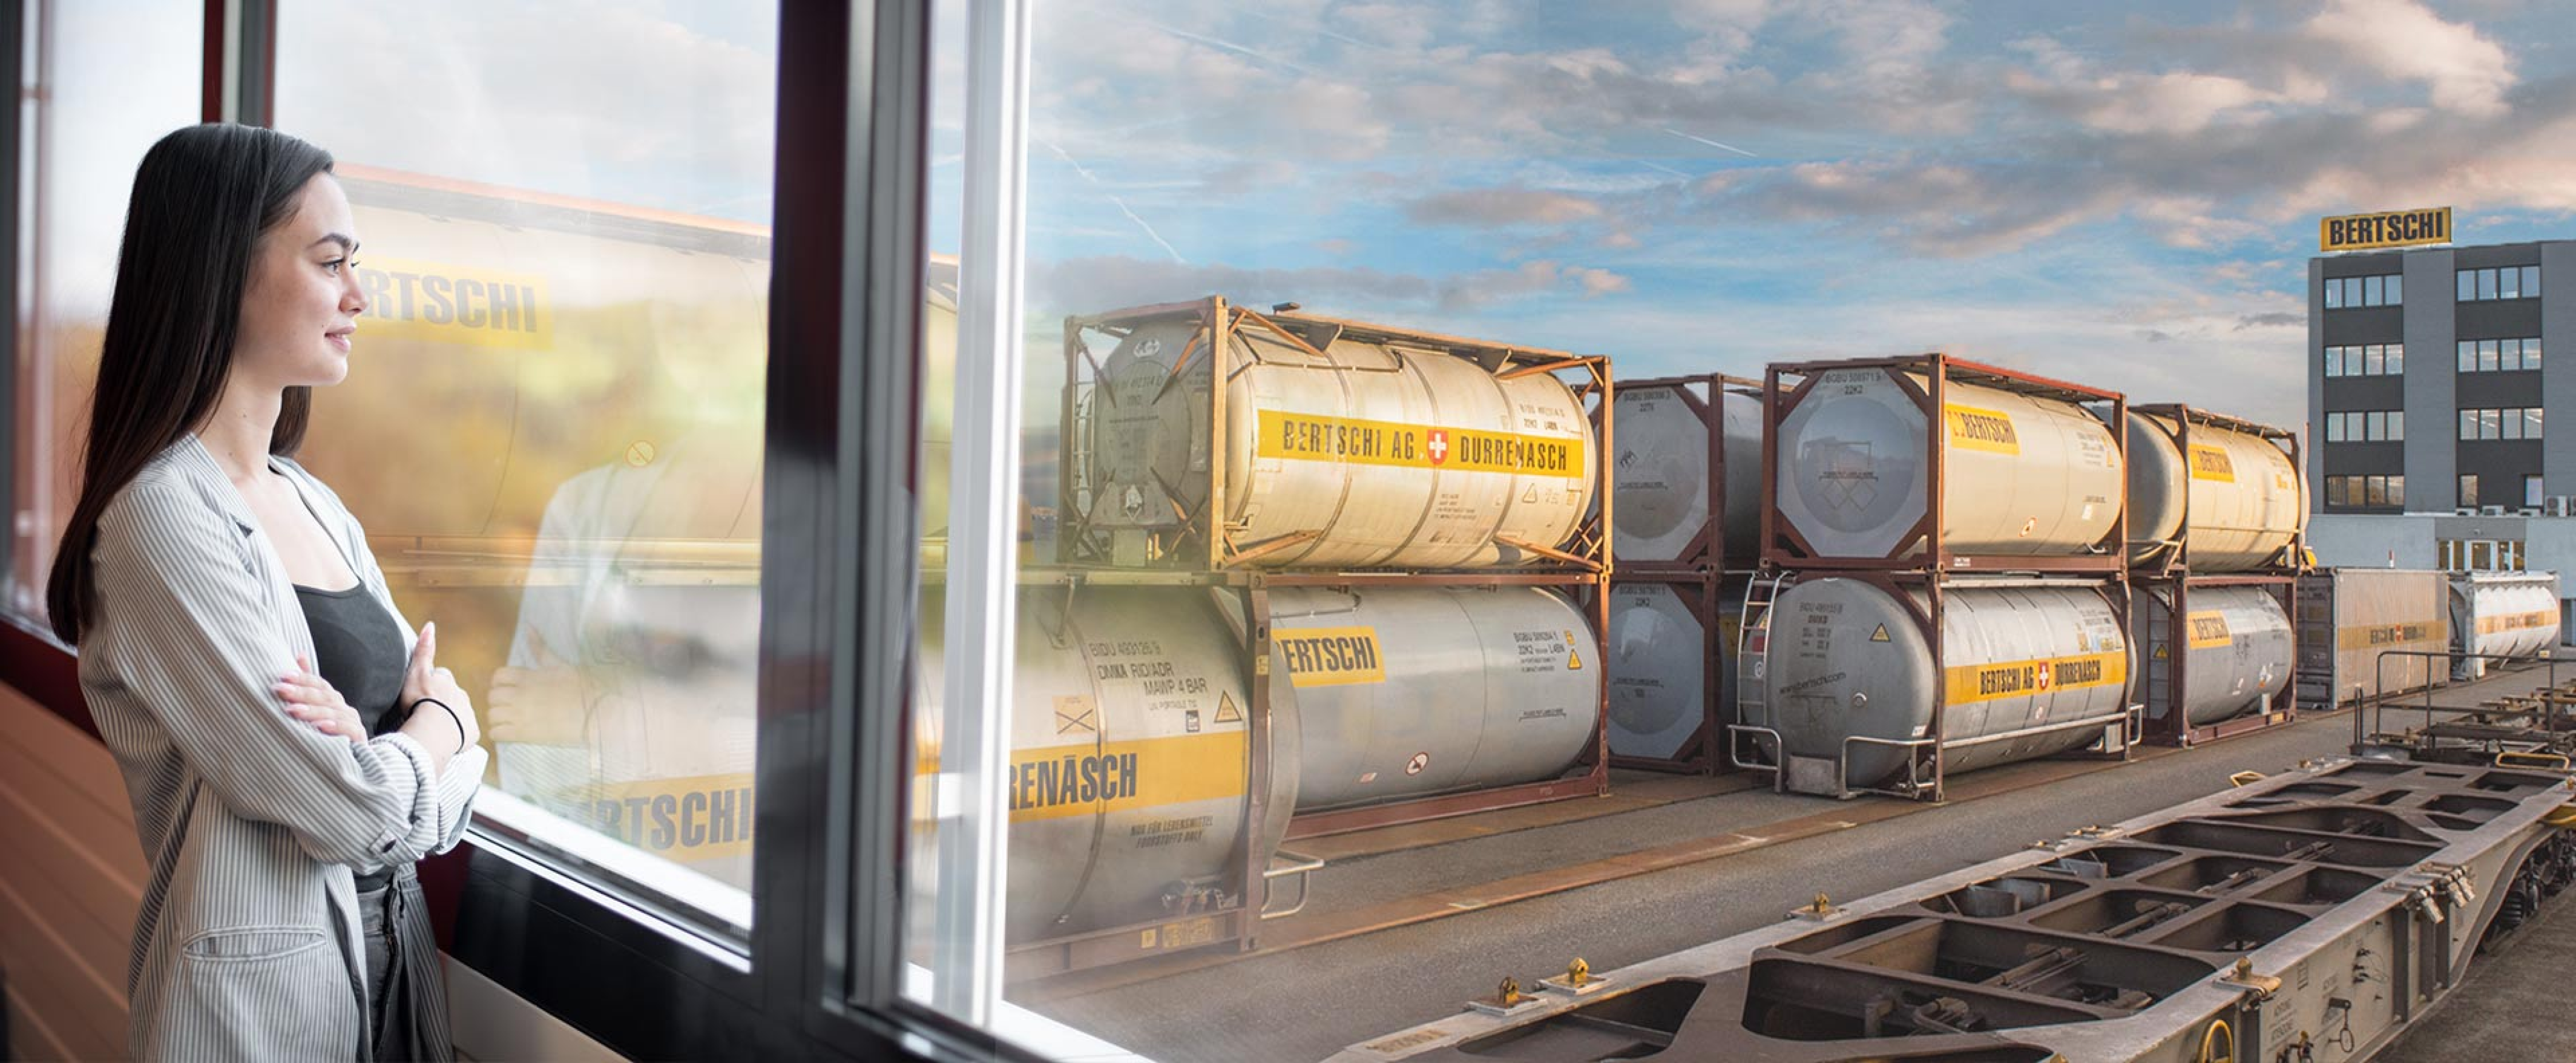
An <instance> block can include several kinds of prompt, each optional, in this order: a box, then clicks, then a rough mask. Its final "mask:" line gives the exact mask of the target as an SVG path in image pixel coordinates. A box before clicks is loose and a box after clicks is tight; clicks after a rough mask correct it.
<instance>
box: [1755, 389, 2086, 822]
mask: <svg viewBox="0 0 2576 1063" xmlns="http://www.w3.org/2000/svg"><path fill="white" fill-rule="evenodd" d="M2097 423H2098V422H2097ZM1908 593H1909V595H1910V596H1911V597H1913V598H1914V602H1913V603H1912V607H1911V609H1909V607H1908V605H1907V604H1906V603H1903V602H1900V601H1898V600H1897V599H1896V598H1895V597H1892V596H1890V595H1889V594H1888V593H1887V592H1886V591H1883V590H1881V589H1879V588H1878V587H1875V586H1872V585H1870V584H1868V583H1865V582H1862V581H1860V580H1856V579H1849V578H1842V577H1833V578H1826V579H1816V580H1806V581H1801V582H1799V583H1796V584H1794V585H1792V586H1790V587H1789V588H1788V589H1787V590H1785V591H1783V592H1781V595H1780V597H1779V598H1778V600H1777V601H1776V602H1775V603H1774V604H1773V606H1772V611H1771V614H1770V639H1769V646H1768V651H1767V654H1766V659H1765V662H1764V664H1765V674H1764V677H1763V684H1764V685H1763V696H1764V698H1765V700H1766V705H1767V710H1768V713H1769V717H1770V719H1771V721H1772V723H1771V726H1773V727H1774V728H1776V729H1777V730H1778V731H1779V733H1780V739H1781V745H1782V751H1783V754H1784V756H1785V760H1786V764H1785V765H1784V772H1785V773H1784V778H1785V779H1786V780H1787V782H1788V785H1789V788H1790V789H1793V790H1797V791H1800V792H1807V793H1827V794H1837V795H1838V794H1840V793H1842V792H1844V791H1845V790H1849V789H1859V788H1864V787H1874V786H1881V785H1887V784H1890V783H1892V782H1895V783H1901V782H1904V781H1905V780H1903V779H1902V778H1901V777H1900V775H1901V771H1902V769H1903V767H1904V766H1905V764H1906V763H1907V759H1906V754H1905V751H1904V750H1902V749H1900V748H1899V747H1897V746H1895V745H1891V744H1890V743H1902V742H1910V741H1916V740H1925V739H1929V738H1930V737H1931V735H1932V725H1933V709H1934V705H1935V703H1936V702H1937V701H1946V702H1947V706H1946V708H1945V709H1944V710H1943V718H1942V721H1941V734H1942V745H1943V757H1944V761H1945V770H1946V772H1948V773H1951V774H1956V773H1958V772H1963V771H1972V770H1975V769H1977V768H1982V767H1988V766H1991V765H1995V764H2002V763H2006V762H2009V761H2015V760H2022V759H2026V758H2030V757H2038V756H2046V755H2048V754H2052V753H2059V752H2064V751H2066V750H2071V749H2080V748H2083V747H2085V746H2087V745H2091V744H2092V743H2094V742H2095V741H2097V740H2099V739H2101V738H2102V737H2103V734H2104V727H2105V726H2106V725H2107V724H2109V723H2110V722H2112V721H2114V720H2117V719H2118V718H2119V715H2120V713H2121V712H2122V709H2123V706H2124V704H2125V703H2126V696H2127V693H2128V669H2129V653H2128V643H2127V639H2126V637H2125V636H2124V635H2123V634H2122V632H2121V625H2120V618H2119V616H2117V615H2116V614H2115V613H2114V612H2113V611H2112V608H2111V604H2110V602H2109V601H2108V600H2106V599H2105V598H2104V597H2103V596H2102V594H2101V593H2100V592H2099V591H2096V590H2093V589H2091V588H2086V587H2066V586H2021V587H1998V588H1973V587H1967V586H1956V585H1954V586H1952V587H1950V588H1947V589H1945V590H1944V591H1943V594H1942V599H1943V616H1942V617H1941V621H1942V650H1943V656H1944V657H1945V659H1944V660H1941V661H1934V660H1933V659H1932V648H1931V645H1930V643H1929V641H1928V640H1927V639H1925V637H1924V633H1923V631H1922V629H1921V628H1919V627H1917V626H1916V624H1915V621H1914V619H1913V617H1914V610H1925V611H1928V610H1929V608H1930V603H1929V601H1928V600H1927V599H1926V598H1925V597H1924V596H1923V595H1922V594H1921V593H1920V592H1914V591H1909V592H1908ZM1852 739H1860V740H1861V741H1850V740H1852ZM1916 781H1917V782H1923V783H1928V782H1929V781H1930V780H1929V779H1919V780H1916Z"/></svg>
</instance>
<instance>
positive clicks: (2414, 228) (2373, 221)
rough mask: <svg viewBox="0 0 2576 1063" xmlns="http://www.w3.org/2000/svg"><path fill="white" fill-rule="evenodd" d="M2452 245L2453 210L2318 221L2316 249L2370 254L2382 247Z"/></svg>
mask: <svg viewBox="0 0 2576 1063" xmlns="http://www.w3.org/2000/svg"><path fill="white" fill-rule="evenodd" d="M2450 242H2451V208H2449V207H2433V208H2429V209H2426V210H2394V211H2389V212H2387V213H2385V214H2349V215H2345V216H2344V217H2340V218H2325V219H2321V220H2319V221H2318V222H2317V250H2319V251H2368V250H2371V249H2373V248H2380V247H2411V246H2413V245H2416V244H2447V243H2450Z"/></svg>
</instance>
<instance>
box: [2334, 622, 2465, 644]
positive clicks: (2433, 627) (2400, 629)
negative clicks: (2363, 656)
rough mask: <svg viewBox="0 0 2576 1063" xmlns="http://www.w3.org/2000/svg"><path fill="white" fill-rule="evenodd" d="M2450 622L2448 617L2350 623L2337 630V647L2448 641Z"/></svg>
mask: <svg viewBox="0 0 2576 1063" xmlns="http://www.w3.org/2000/svg"><path fill="white" fill-rule="evenodd" d="M2450 638H2451V626H2450V623H2449V622H2448V621H2445V620H2418V621H2414V622H2412V623H2405V624H2373V625H2369V626H2367V627H2347V628H2344V629H2342V630H2340V631H2337V632H2335V648H2336V649H2338V650H2366V649H2369V648H2371V647H2373V646H2403V645H2406V644H2408V643H2415V642H2436V641H2439V642H2448V641H2450Z"/></svg>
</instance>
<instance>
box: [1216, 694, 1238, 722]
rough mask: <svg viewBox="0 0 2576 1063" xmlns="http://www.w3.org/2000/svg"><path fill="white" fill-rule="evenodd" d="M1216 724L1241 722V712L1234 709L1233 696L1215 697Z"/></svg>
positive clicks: (1222, 695)
mask: <svg viewBox="0 0 2576 1063" xmlns="http://www.w3.org/2000/svg"><path fill="white" fill-rule="evenodd" d="M1216 722H1218V723H1242V722H1243V710H1241V709H1238V708H1235V707H1234V695H1232V694H1219V695H1217V696H1216Z"/></svg>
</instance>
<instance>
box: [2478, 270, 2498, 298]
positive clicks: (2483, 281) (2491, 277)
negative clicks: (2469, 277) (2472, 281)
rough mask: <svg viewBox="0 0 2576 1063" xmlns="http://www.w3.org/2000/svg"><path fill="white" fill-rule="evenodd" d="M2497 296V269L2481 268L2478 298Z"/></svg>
mask: <svg viewBox="0 0 2576 1063" xmlns="http://www.w3.org/2000/svg"><path fill="white" fill-rule="evenodd" d="M2495 297H2496V271H2494V270H2492V269H2482V270H2479V271H2478V298H2480V299H2493V298H2495Z"/></svg>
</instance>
